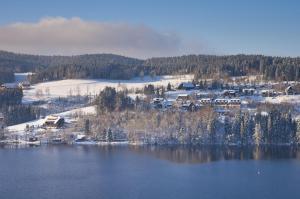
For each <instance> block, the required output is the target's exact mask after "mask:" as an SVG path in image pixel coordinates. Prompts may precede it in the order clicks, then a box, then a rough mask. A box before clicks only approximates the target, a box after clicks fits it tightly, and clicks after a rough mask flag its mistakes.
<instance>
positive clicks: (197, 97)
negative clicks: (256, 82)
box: [152, 82, 300, 111]
mask: <svg viewBox="0 0 300 199" xmlns="http://www.w3.org/2000/svg"><path fill="white" fill-rule="evenodd" d="M179 90H181V91H182V90H184V91H183V92H179V94H176V93H178V92H177V91H179ZM172 92H174V91H170V93H172ZM174 93H175V96H174V94H173V97H166V98H153V99H152V105H153V108H156V109H163V108H177V109H182V110H189V111H193V110H197V109H198V108H200V107H203V106H213V107H232V106H241V104H242V100H241V97H251V96H253V97H254V96H261V97H276V96H278V95H284V94H285V95H297V94H300V85H293V86H288V87H287V88H286V89H285V90H284V92H279V91H277V90H275V89H267V88H261V87H259V88H257V87H253V88H251V87H244V88H243V87H238V88H236V89H231V90H229V89H228V90H227V89H226V90H221V91H220V90H206V91H205V92H204V91H201V90H200V89H198V88H197V86H195V85H194V84H193V83H191V82H183V83H180V84H179V86H178V87H177V90H175V92H174Z"/></svg>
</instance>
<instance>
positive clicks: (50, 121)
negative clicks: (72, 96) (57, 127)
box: [45, 115, 63, 124]
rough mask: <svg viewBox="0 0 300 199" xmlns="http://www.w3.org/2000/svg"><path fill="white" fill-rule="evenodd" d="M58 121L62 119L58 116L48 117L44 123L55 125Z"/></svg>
mask: <svg viewBox="0 0 300 199" xmlns="http://www.w3.org/2000/svg"><path fill="white" fill-rule="evenodd" d="M60 119H63V118H62V117H60V116H55V115H49V116H47V117H46V118H45V123H53V124H56V123H57V122H58V121H59V120H60Z"/></svg>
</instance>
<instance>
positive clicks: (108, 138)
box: [106, 129, 114, 142]
mask: <svg viewBox="0 0 300 199" xmlns="http://www.w3.org/2000/svg"><path fill="white" fill-rule="evenodd" d="M106 141H107V142H112V141H114V138H113V133H112V131H111V129H108V131H107V132H106Z"/></svg>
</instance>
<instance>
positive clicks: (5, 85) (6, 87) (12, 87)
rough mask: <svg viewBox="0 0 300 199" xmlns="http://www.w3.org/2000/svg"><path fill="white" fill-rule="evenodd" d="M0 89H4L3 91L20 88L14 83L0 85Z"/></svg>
mask: <svg viewBox="0 0 300 199" xmlns="http://www.w3.org/2000/svg"><path fill="white" fill-rule="evenodd" d="M1 88H5V89H16V88H20V87H19V85H18V84H15V83H5V84H2V85H1Z"/></svg>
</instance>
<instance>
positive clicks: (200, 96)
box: [196, 92, 213, 99]
mask: <svg viewBox="0 0 300 199" xmlns="http://www.w3.org/2000/svg"><path fill="white" fill-rule="evenodd" d="M212 96H213V94H212V93H207V92H199V93H196V98H197V99H202V98H210V97H212Z"/></svg>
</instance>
